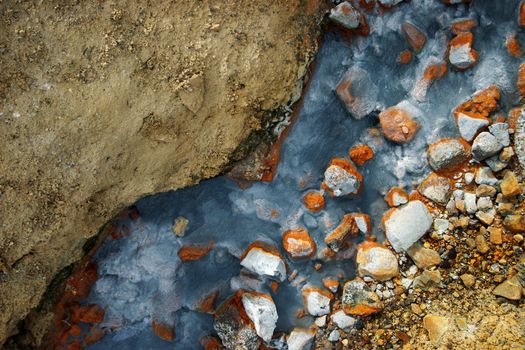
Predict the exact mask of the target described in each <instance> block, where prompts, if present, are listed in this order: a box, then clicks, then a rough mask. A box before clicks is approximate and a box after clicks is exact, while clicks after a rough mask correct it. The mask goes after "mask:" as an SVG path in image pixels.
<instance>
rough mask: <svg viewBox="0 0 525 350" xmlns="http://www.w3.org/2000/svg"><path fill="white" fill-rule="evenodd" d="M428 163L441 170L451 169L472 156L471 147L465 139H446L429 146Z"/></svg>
mask: <svg viewBox="0 0 525 350" xmlns="http://www.w3.org/2000/svg"><path fill="white" fill-rule="evenodd" d="M427 154H428V164H429V165H430V166H431V167H432V169H434V170H436V171H439V170H445V169H451V168H454V167H456V166H458V165H459V164H461V163H463V162H466V161H467V160H469V158H470V153H469V147H468V145H466V142H465V141H463V142H462V141H460V140H458V139H444V140H440V141H438V142H434V143H433V144H431V145H429V146H428V152H427Z"/></svg>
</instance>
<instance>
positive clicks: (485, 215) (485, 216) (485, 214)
mask: <svg viewBox="0 0 525 350" xmlns="http://www.w3.org/2000/svg"><path fill="white" fill-rule="evenodd" d="M476 217H477V218H478V219H479V220H480V221H481V222H482V223H484V224H485V225H491V224H492V223H493V222H494V218H495V217H496V211H495V210H494V209H489V210H486V211H478V212H476Z"/></svg>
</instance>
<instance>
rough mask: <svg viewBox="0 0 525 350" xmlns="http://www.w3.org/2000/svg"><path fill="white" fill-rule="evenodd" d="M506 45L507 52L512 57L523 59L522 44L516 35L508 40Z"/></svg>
mask: <svg viewBox="0 0 525 350" xmlns="http://www.w3.org/2000/svg"><path fill="white" fill-rule="evenodd" d="M506 45H507V51H508V53H509V55H511V56H512V57H521V56H522V55H523V51H522V50H521V44H520V42H519V40H518V38H517V37H516V34H513V35H511V36H509V37H508V38H507V41H506Z"/></svg>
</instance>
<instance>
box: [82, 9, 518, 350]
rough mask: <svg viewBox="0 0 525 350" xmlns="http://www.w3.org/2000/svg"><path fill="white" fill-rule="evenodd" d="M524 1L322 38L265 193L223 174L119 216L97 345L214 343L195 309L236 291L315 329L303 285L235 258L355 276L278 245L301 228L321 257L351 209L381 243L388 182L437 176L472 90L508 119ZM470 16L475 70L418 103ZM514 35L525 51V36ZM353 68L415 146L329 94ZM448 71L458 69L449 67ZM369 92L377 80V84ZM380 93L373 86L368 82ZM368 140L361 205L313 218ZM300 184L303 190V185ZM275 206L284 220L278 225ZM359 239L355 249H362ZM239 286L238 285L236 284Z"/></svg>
mask: <svg viewBox="0 0 525 350" xmlns="http://www.w3.org/2000/svg"><path fill="white" fill-rule="evenodd" d="M517 7H518V2H517V1H507V0H503V1H490V0H486V1H475V4H474V5H473V6H472V8H470V9H469V8H467V7H465V6H463V5H459V6H452V7H446V6H444V5H442V4H441V2H439V1H437V0H432V1H430V0H419V1H412V2H411V3H409V4H405V3H402V4H400V5H398V6H397V7H395V8H394V9H393V10H391V11H388V12H386V13H384V14H383V15H381V16H378V15H377V14H367V20H368V23H369V25H370V28H371V33H370V36H369V37H353V38H352V39H351V40H348V39H344V38H343V37H342V36H341V35H340V33H338V32H335V31H330V32H328V33H326V34H325V35H324V40H323V45H322V47H321V49H320V51H319V53H318V56H317V65H316V68H315V72H314V74H313V77H312V80H311V83H310V85H309V87H308V89H307V91H306V92H305V95H304V103H303V105H302V107H301V110H300V112H299V117H298V119H297V123H296V124H295V125H294V126H293V129H292V131H291V132H290V134H289V136H288V138H287V139H286V141H285V143H284V145H283V149H282V155H281V156H282V157H281V161H280V164H279V168H278V172H277V175H276V177H275V179H274V180H273V182H271V183H256V184H254V185H253V186H251V187H250V188H248V189H245V190H242V189H240V188H239V187H238V186H237V185H236V184H235V183H233V182H232V181H231V180H229V179H227V178H225V177H219V178H215V179H212V180H208V181H204V182H202V183H201V184H199V185H197V186H194V187H190V188H186V189H182V190H178V191H175V192H169V193H163V194H159V195H155V196H151V197H147V198H144V199H142V200H140V201H139V202H137V203H136V207H137V208H138V211H139V213H140V219H138V220H135V221H126V220H121V221H120V225H126V226H128V227H129V228H130V230H131V234H130V236H128V237H125V238H121V239H117V240H112V239H111V238H109V239H108V240H107V241H106V242H105V243H104V244H103V246H102V247H101V248H100V249H99V251H98V252H97V253H96V255H95V260H96V262H97V263H98V266H99V280H98V281H97V282H96V284H95V285H94V287H93V289H92V291H91V295H90V297H89V298H88V299H87V300H85V302H86V303H97V304H99V305H101V306H102V307H103V308H104V309H105V310H106V315H105V319H104V322H103V323H102V325H101V326H102V327H104V328H106V329H108V330H109V334H108V335H106V336H105V337H104V338H103V339H102V340H101V341H99V342H98V343H96V344H94V345H91V346H89V347H88V348H89V349H109V348H112V347H114V348H115V347H116V348H118V349H153V348H154V349H173V348H175V349H195V348H199V347H200V345H198V344H199V338H200V337H201V336H204V335H208V334H213V333H214V331H213V327H212V320H213V319H212V316H210V315H207V314H203V313H199V312H197V311H194V310H195V308H196V304H198V302H199V301H200V300H202V299H203V298H204V297H205V296H207V295H208V294H209V293H210V292H212V291H215V290H216V291H218V292H219V300H218V301H219V302H220V301H223V300H225V299H226V298H227V297H228V296H229V295H231V294H232V293H233V292H234V291H235V290H236V289H237V288H240V287H244V288H247V289H256V290H259V291H264V292H269V293H271V294H272V296H273V299H274V300H275V303H276V305H277V310H278V313H279V321H278V325H277V329H276V331H284V332H288V331H290V330H291V328H293V327H294V326H309V325H310V324H311V323H312V322H313V319H312V318H310V317H305V318H302V319H297V318H296V317H295V312H296V310H297V309H300V308H302V307H303V302H302V296H301V287H302V286H303V285H304V283H289V282H287V281H285V282H284V283H282V284H281V285H280V288H279V290H278V293H277V294H275V293H273V292H271V291H270V289H269V287H268V283H267V281H264V280H258V279H257V278H256V277H253V278H251V279H250V278H247V277H246V275H245V274H242V275H240V272H241V268H240V265H239V256H240V255H241V254H242V252H243V251H244V250H245V248H246V247H247V246H248V245H249V244H250V243H252V242H254V241H256V240H265V241H268V242H274V243H275V245H276V246H277V247H278V248H279V249H281V252H282V253H283V256H284V257H285V258H286V259H287V261H286V262H287V264H288V266H289V271H293V270H297V271H298V272H299V277H298V278H297V280H299V281H300V280H301V277H305V278H306V281H308V282H309V283H311V284H313V285H318V286H322V284H321V279H322V278H323V277H325V276H327V275H330V276H336V275H337V274H338V273H342V274H343V275H344V276H345V278H352V277H353V276H354V274H355V263H354V261H353V259H346V260H343V261H335V262H326V263H323V268H322V269H321V270H320V271H316V270H315V269H314V264H315V263H316V262H318V260H316V259H315V258H314V259H311V260H307V261H301V262H296V261H291V260H289V259H288V257H287V256H286V254H285V252H284V251H283V250H282V246H281V235H282V233H283V232H284V231H285V230H287V229H289V228H293V227H306V228H307V229H308V230H309V232H310V234H311V235H312V237H313V238H314V239H315V241H316V243H317V246H318V251H321V250H322V249H323V248H324V247H325V244H324V241H323V239H324V236H325V235H326V232H327V231H328V230H329V229H330V228H331V227H332V225H334V224H337V223H338V222H339V220H340V219H341V217H342V216H343V214H344V213H347V212H363V213H367V214H369V215H370V216H371V217H372V220H373V233H374V234H375V235H377V236H378V237H379V238H380V240H381V239H382V238H383V233H382V232H381V231H380V229H379V223H380V220H381V215H382V213H383V212H384V211H385V210H386V209H387V205H386V203H385V201H384V199H383V196H384V193H385V191H387V190H388V189H389V188H390V187H391V186H398V185H400V184H401V185H403V186H405V189H406V190H410V189H411V185H412V184H413V183H414V182H417V181H419V180H420V179H421V178H422V177H424V176H425V175H426V174H427V173H428V172H429V169H428V167H427V163H426V156H425V150H426V147H427V145H428V143H431V142H434V141H436V140H438V139H439V138H442V137H446V136H457V131H456V128H455V126H454V123H453V119H452V116H451V110H452V109H453V108H454V107H455V106H456V105H457V104H459V103H460V102H462V101H463V100H464V99H465V98H467V97H468V96H469V95H471V94H472V93H473V92H474V91H475V90H477V89H480V88H484V87H486V86H487V85H488V84H489V83H496V84H497V85H499V86H500V88H501V89H502V92H503V98H502V104H503V105H504V106H505V108H506V109H508V108H509V107H511V106H512V105H513V104H516V103H517V102H518V101H517V100H518V99H517V96H516V94H515V92H513V91H514V90H515V88H514V86H515V81H516V76H517V75H516V72H517V67H518V64H519V63H520V61H519V59H515V58H512V57H511V56H509V55H508V53H507V52H506V49H505V38H506V36H507V34H508V33H511V32H512V31H516V30H518V29H517V28H518V26H517V20H516V17H517ZM459 17H472V18H476V19H477V20H478V22H479V26H478V27H477V28H475V29H474V30H473V33H474V37H475V39H474V47H475V49H476V50H477V51H478V52H479V53H480V62H479V63H478V64H477V65H476V66H475V67H474V68H473V69H470V70H468V71H466V72H456V71H454V70H449V72H448V73H447V75H446V76H445V78H443V79H441V80H438V81H436V82H435V83H434V84H433V85H432V86H431V87H430V88H429V89H428V92H427V94H426V96H425V97H420V98H418V99H419V101H418V100H416V99H414V98H413V97H412V96H411V91H412V89H413V87H414V84H415V82H416V81H418V80H419V79H420V78H421V77H422V74H423V71H424V69H425V67H426V66H428V64H430V63H435V62H436V61H442V60H443V58H444V55H445V51H446V45H447V41H448V39H450V38H451V36H452V35H451V33H450V31H449V29H448V27H449V25H450V22H451V20H453V19H455V18H459ZM407 20H408V21H411V22H412V23H414V24H416V25H417V26H419V27H420V28H422V29H423V30H424V32H425V33H426V34H427V38H428V41H427V44H426V46H425V48H424V49H423V51H422V52H421V53H420V54H419V55H417V56H415V57H414V58H415V59H414V60H413V61H412V62H411V63H410V64H408V65H405V66H403V65H400V64H398V63H397V62H396V60H397V56H398V54H399V52H400V51H401V50H403V49H405V48H408V45H407V44H406V42H405V40H404V38H403V37H402V36H401V34H400V32H399V26H400V24H401V23H403V22H404V21H407ZM518 37H519V39H520V40H521V42H522V43H525V40H523V39H524V35H523V33H522V32H521V31H520V33H519V36H518ZM349 68H353V69H355V68H361V69H363V70H364V71H366V72H367V73H368V74H369V77H370V81H369V82H368V83H367V82H366V81H364V82H362V86H363V96H364V97H367V96H368V97H369V98H370V97H374V96H376V97H375V99H373V100H372V101H371V102H373V103H374V104H376V105H377V106H378V109H384V108H386V107H390V106H393V105H396V104H398V103H399V102H401V101H403V100H407V101H408V102H409V103H410V104H412V105H413V106H414V108H416V109H418V110H419V111H420V112H419V115H418V116H417V118H418V120H419V122H420V123H421V125H422V129H421V130H420V131H419V133H418V134H417V137H416V138H415V139H414V140H413V141H412V142H410V143H409V144H408V145H405V146H399V145H394V144H392V143H389V142H387V141H385V140H384V139H383V138H382V137H379V138H377V137H375V138H374V137H373V136H370V134H369V133H368V130H367V129H368V128H370V127H374V126H376V123H377V118H376V117H373V116H370V117H366V118H364V119H362V120H355V119H353V118H352V117H350V116H349V114H348V113H347V112H346V111H345V109H344V107H343V105H342V104H341V103H340V102H339V100H338V98H337V97H336V95H335V94H334V88H335V86H336V85H337V83H338V81H339V79H340V78H341V76H342V75H343V74H344V73H345V71H346V70H347V69H349ZM449 68H450V67H449ZM370 82H372V83H373V84H370ZM372 85H375V87H374V86H372ZM358 143H367V144H369V145H370V146H371V147H372V148H373V149H374V150H375V152H376V156H375V158H374V159H373V160H371V161H370V162H368V163H367V164H365V166H364V167H361V168H360V169H359V170H360V172H361V173H362V174H363V176H364V187H363V191H362V193H361V194H360V195H359V197H357V198H326V203H327V205H326V209H325V210H323V211H321V212H320V213H318V214H312V213H310V212H308V211H307V210H306V209H305V208H304V207H303V205H302V197H303V195H304V194H305V193H306V192H308V191H309V190H313V189H319V188H320V184H321V181H322V175H323V172H324V170H325V168H326V166H327V164H328V163H329V161H330V159H331V158H332V157H345V156H346V157H347V152H348V149H349V148H350V147H352V146H353V145H355V144H358ZM301 184H303V185H304V186H301ZM272 209H276V210H277V211H278V213H279V215H278V216H277V217H274V216H272V215H271V211H272ZM179 216H183V217H185V218H187V219H188V220H189V225H188V228H187V230H186V235H185V236H184V237H183V238H179V237H176V236H175V235H174V234H173V233H172V231H171V228H172V224H173V221H174V219H175V218H177V217H179ZM360 240H363V237H359V238H357V239H356V242H359V241H360ZM209 241H215V247H214V249H213V250H212V252H211V253H210V254H208V255H207V256H206V257H204V258H203V259H201V260H199V261H196V262H186V263H183V262H181V261H180V259H179V257H178V255H177V252H178V250H179V248H180V247H181V246H183V245H192V244H197V243H202V244H207V242H209ZM241 276H243V277H241ZM152 319H156V320H160V321H162V322H165V323H168V324H174V325H175V333H176V340H175V341H174V342H173V343H170V342H166V341H163V340H161V339H160V338H158V337H157V336H155V335H154V334H153V332H152V330H151V320H152Z"/></svg>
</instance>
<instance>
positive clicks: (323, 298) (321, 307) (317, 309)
mask: <svg viewBox="0 0 525 350" xmlns="http://www.w3.org/2000/svg"><path fill="white" fill-rule="evenodd" d="M304 293H305V295H306V298H305V302H306V311H308V313H309V314H310V315H312V316H323V315H328V314H329V313H330V302H331V298H330V297H328V296H327V295H326V293H321V291H320V290H318V289H316V288H305V290H304Z"/></svg>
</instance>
